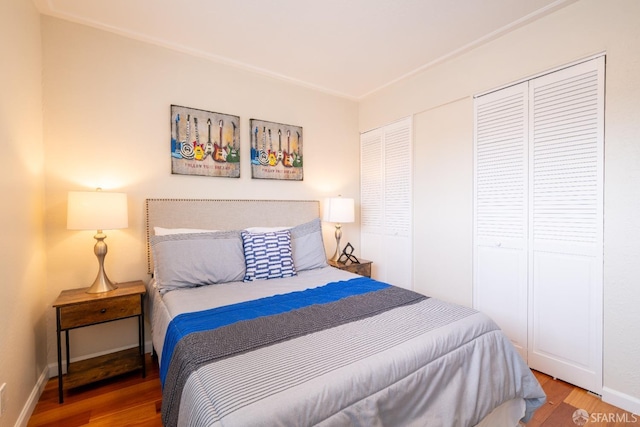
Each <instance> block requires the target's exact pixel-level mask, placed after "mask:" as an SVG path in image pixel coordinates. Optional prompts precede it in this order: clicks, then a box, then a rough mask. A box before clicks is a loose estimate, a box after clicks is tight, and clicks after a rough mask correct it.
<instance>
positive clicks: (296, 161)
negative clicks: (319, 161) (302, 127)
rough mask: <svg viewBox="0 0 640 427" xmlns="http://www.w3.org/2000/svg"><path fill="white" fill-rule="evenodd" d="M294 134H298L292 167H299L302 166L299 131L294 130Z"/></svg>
mask: <svg viewBox="0 0 640 427" xmlns="http://www.w3.org/2000/svg"><path fill="white" fill-rule="evenodd" d="M296 134H297V135H298V144H297V146H298V147H297V150H296V152H295V153H294V154H293V167H294V168H301V167H302V153H301V152H300V148H301V147H300V132H296Z"/></svg>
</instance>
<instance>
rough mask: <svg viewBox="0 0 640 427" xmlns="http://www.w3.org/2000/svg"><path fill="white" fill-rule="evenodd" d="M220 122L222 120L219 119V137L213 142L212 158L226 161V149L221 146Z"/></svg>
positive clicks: (217, 160) (221, 122)
mask: <svg viewBox="0 0 640 427" xmlns="http://www.w3.org/2000/svg"><path fill="white" fill-rule="evenodd" d="M222 124H223V121H222V120H220V121H219V122H218V126H219V127H220V139H219V140H218V144H219V145H218V144H213V160H215V161H216V162H226V161H227V151H226V150H225V149H223V148H222Z"/></svg>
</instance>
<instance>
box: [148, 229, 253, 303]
mask: <svg viewBox="0 0 640 427" xmlns="http://www.w3.org/2000/svg"><path fill="white" fill-rule="evenodd" d="M150 243H151V251H152V254H153V263H154V266H155V279H156V286H157V287H158V289H159V290H160V293H162V294H164V293H166V292H168V291H170V290H173V289H180V288H192V287H196V286H203V285H212V284H217V283H226V282H235V281H238V280H242V279H243V278H244V275H245V261H244V250H243V248H242V238H241V237H240V231H220V232H213V233H189V234H169V235H165V236H151V238H150Z"/></svg>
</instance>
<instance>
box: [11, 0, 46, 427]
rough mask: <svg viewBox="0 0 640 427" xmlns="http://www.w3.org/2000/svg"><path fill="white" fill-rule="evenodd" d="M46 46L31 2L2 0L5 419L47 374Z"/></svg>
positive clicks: (15, 415) (15, 416)
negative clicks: (43, 59)
mask: <svg viewBox="0 0 640 427" xmlns="http://www.w3.org/2000/svg"><path fill="white" fill-rule="evenodd" d="M41 52H42V49H41V44H40V17H39V15H38V12H37V11H36V10H35V8H34V7H33V4H32V3H31V2H29V1H24V0H3V1H2V2H0V58H2V60H1V61H2V65H1V66H0V147H1V148H2V156H0V171H2V173H1V174H0V197H2V200H3V201H2V209H0V236H2V238H0V385H2V384H4V383H6V390H5V393H6V402H3V404H4V403H6V407H4V408H3V409H5V410H6V412H5V413H4V415H3V416H2V417H0V426H13V425H16V423H18V422H22V421H25V419H24V417H26V415H25V414H21V411H22V410H23V407H24V405H25V402H27V401H28V400H29V398H30V395H31V392H32V391H33V390H34V388H35V387H36V385H37V384H38V381H39V380H44V379H46V377H44V376H42V375H41V374H43V373H44V372H45V368H46V322H45V312H46V311H47V302H46V301H45V300H44V294H45V290H46V288H47V285H48V282H47V277H46V275H45V257H44V233H43V198H44V181H43V148H44V147H43V144H42V89H41V88H42V79H41V73H40V71H41ZM32 397H33V396H32ZM35 397H36V399H37V396H35ZM19 420H22V421H19Z"/></svg>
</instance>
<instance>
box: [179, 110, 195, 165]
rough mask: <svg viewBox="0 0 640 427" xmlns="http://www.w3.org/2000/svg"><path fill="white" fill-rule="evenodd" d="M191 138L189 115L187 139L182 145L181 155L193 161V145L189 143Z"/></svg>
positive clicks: (188, 117)
mask: <svg viewBox="0 0 640 427" xmlns="http://www.w3.org/2000/svg"><path fill="white" fill-rule="evenodd" d="M190 136H191V114H188V115H187V138H186V139H185V140H184V141H182V142H181V143H180V155H181V156H182V158H183V159H187V160H193V156H194V153H193V144H191V143H190V142H189V138H190Z"/></svg>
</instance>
